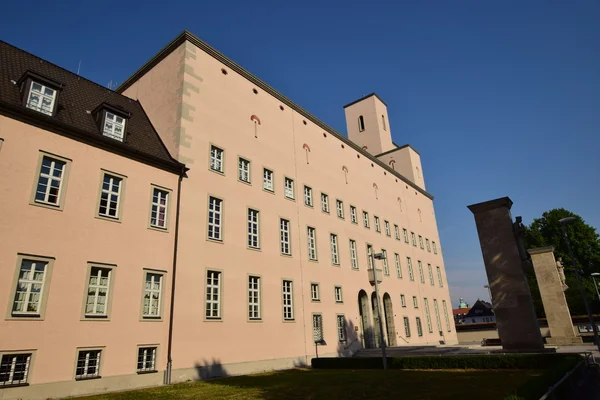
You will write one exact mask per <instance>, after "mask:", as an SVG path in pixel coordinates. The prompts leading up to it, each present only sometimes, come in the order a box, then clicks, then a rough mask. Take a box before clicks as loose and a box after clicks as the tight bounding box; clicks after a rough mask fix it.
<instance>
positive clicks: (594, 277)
mask: <svg viewBox="0 0 600 400" xmlns="http://www.w3.org/2000/svg"><path fill="white" fill-rule="evenodd" d="M597 276H600V273H598V272H594V273H593V274H592V279H593V280H594V287H595V288H596V294H597V295H598V300H600V291H598V284H597V283H596V277H597Z"/></svg>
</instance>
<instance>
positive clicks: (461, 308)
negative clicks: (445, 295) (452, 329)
mask: <svg viewBox="0 0 600 400" xmlns="http://www.w3.org/2000/svg"><path fill="white" fill-rule="evenodd" d="M469 310H471V307H470V306H469V305H468V304H467V303H465V300H464V299H463V298H462V297H461V298H460V299H459V300H458V308H455V309H453V310H452V315H453V316H454V322H455V323H457V324H464V323H465V317H466V316H467V314H468V313H469Z"/></svg>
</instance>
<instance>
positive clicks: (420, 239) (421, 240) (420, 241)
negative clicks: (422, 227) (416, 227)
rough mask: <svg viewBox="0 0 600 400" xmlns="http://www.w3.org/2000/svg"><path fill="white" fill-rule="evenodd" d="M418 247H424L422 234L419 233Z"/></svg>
mask: <svg viewBox="0 0 600 400" xmlns="http://www.w3.org/2000/svg"><path fill="white" fill-rule="evenodd" d="M419 247H420V248H421V249H424V247H423V236H421V235H419Z"/></svg>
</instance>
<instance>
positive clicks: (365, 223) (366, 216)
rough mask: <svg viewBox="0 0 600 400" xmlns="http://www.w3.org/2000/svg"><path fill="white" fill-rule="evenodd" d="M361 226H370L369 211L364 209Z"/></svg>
mask: <svg viewBox="0 0 600 400" xmlns="http://www.w3.org/2000/svg"><path fill="white" fill-rule="evenodd" d="M362 213H363V226H364V227H365V228H367V229H369V228H370V226H371V225H370V224H369V213H368V212H366V211H363V212H362Z"/></svg>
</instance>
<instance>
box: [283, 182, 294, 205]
mask: <svg viewBox="0 0 600 400" xmlns="http://www.w3.org/2000/svg"><path fill="white" fill-rule="evenodd" d="M283 182H284V183H283V186H284V193H285V197H286V198H287V199H290V200H295V198H296V196H295V185H296V184H295V182H294V180H293V179H292V178H288V177H287V176H286V177H285V178H284V179H283Z"/></svg>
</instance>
